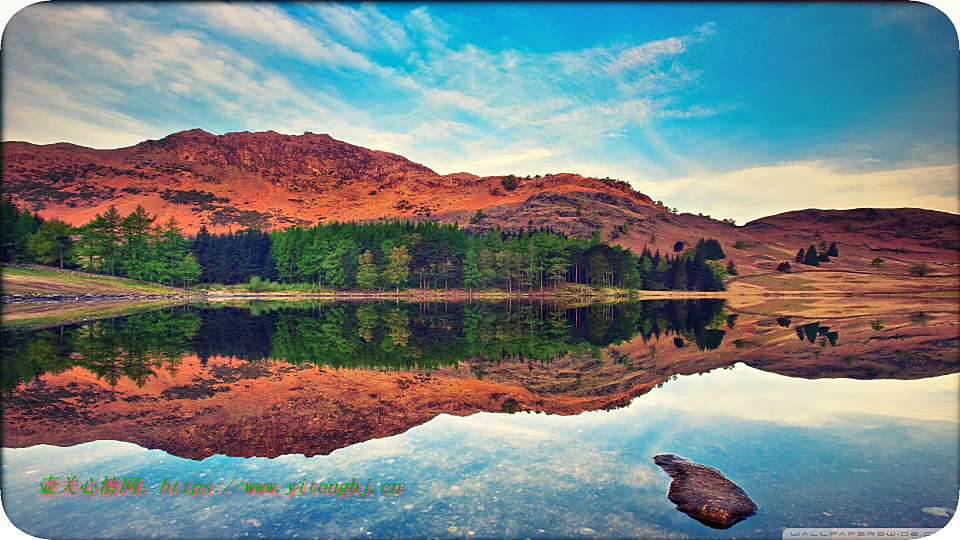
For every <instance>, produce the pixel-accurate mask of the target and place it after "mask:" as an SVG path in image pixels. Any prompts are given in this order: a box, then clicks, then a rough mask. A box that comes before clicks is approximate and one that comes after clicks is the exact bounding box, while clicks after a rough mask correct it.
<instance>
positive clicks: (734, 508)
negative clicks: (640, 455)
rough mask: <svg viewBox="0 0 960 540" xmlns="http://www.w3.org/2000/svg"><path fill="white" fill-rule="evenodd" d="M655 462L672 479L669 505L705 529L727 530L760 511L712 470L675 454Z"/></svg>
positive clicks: (662, 456) (666, 455)
mask: <svg viewBox="0 0 960 540" xmlns="http://www.w3.org/2000/svg"><path fill="white" fill-rule="evenodd" d="M653 462H654V463H656V464H657V465H659V466H660V467H661V468H663V470H665V471H667V474H669V475H670V478H673V481H672V482H670V491H669V492H668V493H667V498H668V499H670V502H672V503H674V504H676V505H677V510H680V511H681V512H683V513H685V514H687V515H688V516H690V517H692V518H693V519H695V520H697V521H699V522H700V523H703V524H704V525H707V526H709V527H713V528H715V529H726V528H728V527H731V526H732V525H733V524H735V523H737V522H739V521H741V520H743V519H745V518H747V517H748V516H751V515H753V514H754V513H755V512H756V511H757V504H756V503H755V502H753V501H752V500H751V499H750V496H749V495H747V492H746V491H744V490H743V488H741V487H740V486H738V485H736V484H735V483H733V482H732V481H730V479H728V478H727V477H726V476H724V475H723V473H721V472H720V471H718V470H717V469H714V468H713V467H708V466H706V465H700V464H699V463H694V462H692V461H690V460H688V459H684V458H682V457H680V456H676V455H673V454H660V455H658V456H654V458H653Z"/></svg>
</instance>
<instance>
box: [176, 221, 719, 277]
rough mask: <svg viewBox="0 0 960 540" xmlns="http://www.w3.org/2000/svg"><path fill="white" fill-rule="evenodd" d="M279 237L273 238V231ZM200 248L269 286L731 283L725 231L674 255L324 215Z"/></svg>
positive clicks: (205, 270) (524, 234) (210, 263)
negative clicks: (307, 223) (322, 220)
mask: <svg viewBox="0 0 960 540" xmlns="http://www.w3.org/2000/svg"><path fill="white" fill-rule="evenodd" d="M268 238H269V240H270V244H269V246H268V242H267V239H268ZM194 251H195V253H196V254H197V259H198V261H199V262H200V265H201V267H202V278H201V279H202V281H204V282H209V283H216V282H218V283H246V282H250V283H251V286H254V285H256V286H257V287H261V286H263V287H266V286H268V285H264V283H265V280H277V281H279V282H280V283H283V284H296V283H299V284H310V285H313V286H316V287H327V288H335V289H353V288H359V289H365V290H386V289H394V290H399V289H400V288H404V287H417V288H423V289H427V288H443V289H447V288H464V289H471V290H472V289H482V288H488V287H499V288H502V289H504V290H506V291H508V292H513V291H524V290H525V291H539V292H542V291H543V290H544V289H548V288H557V287H559V286H560V285H561V284H562V283H568V284H581V285H594V286H615V287H622V288H628V289H630V288H632V289H641V288H642V289H653V290H668V289H676V290H697V291H719V290H723V279H724V278H725V277H726V275H727V271H726V268H725V267H724V266H723V265H721V264H719V263H712V262H711V261H712V260H715V259H718V258H722V257H724V254H723V250H722V249H721V248H720V245H719V243H718V242H717V241H716V240H713V239H710V240H703V239H701V240H700V242H699V243H698V244H697V247H695V248H693V249H688V250H687V251H685V252H683V253H680V254H677V255H676V256H674V257H670V256H668V255H661V254H660V253H659V252H657V253H655V254H654V253H650V252H649V250H644V253H642V254H641V255H640V256H637V255H636V254H635V253H633V252H632V251H631V250H629V249H624V248H622V247H620V246H611V245H609V244H606V243H604V242H603V241H602V240H601V239H600V236H599V235H598V234H596V235H594V236H593V237H592V238H589V239H588V238H584V237H581V236H575V237H570V238H568V237H566V236H564V235H560V234H557V233H554V232H552V231H551V230H549V228H541V229H539V230H531V231H521V232H519V233H508V232H504V231H501V230H499V229H493V230H490V231H487V232H485V233H483V234H479V235H478V234H472V233H469V232H467V231H465V230H463V229H460V228H459V227H458V226H457V225H455V224H453V225H443V224H439V223H436V222H430V221H421V222H416V223H412V222H399V221H397V222H386V223H338V222H333V223H329V224H325V225H323V224H318V225H316V226H314V227H310V228H303V227H291V228H288V229H286V230H283V231H273V232H270V233H263V232H258V231H244V232H240V233H231V234H212V235H211V234H209V233H207V232H206V230H205V229H201V231H200V234H198V235H197V238H196V240H195V242H194Z"/></svg>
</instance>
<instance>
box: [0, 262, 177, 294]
mask: <svg viewBox="0 0 960 540" xmlns="http://www.w3.org/2000/svg"><path fill="white" fill-rule="evenodd" d="M0 283H2V290H3V294H4V295H21V296H51V295H63V296H81V295H84V294H93V295H110V296H120V295H141V294H182V293H183V290H182V289H175V288H173V287H167V286H164V285H160V284H146V283H139V282H136V281H133V280H127V279H112V278H109V277H106V276H99V275H97V274H79V275H78V274H73V273H68V272H63V271H61V270H59V269H56V268H50V269H38V268H10V267H5V268H3V270H2V272H0Z"/></svg>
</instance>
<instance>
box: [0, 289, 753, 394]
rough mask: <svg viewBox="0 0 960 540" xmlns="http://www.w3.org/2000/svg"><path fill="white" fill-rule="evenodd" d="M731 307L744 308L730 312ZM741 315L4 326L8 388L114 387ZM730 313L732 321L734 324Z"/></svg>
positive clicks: (220, 319)
mask: <svg viewBox="0 0 960 540" xmlns="http://www.w3.org/2000/svg"><path fill="white" fill-rule="evenodd" d="M730 317H734V318H733V319H731V318H730ZM733 320H735V316H733V315H728V314H726V312H725V311H724V309H723V301H722V300H716V299H706V300H699V301H686V302H643V303H638V302H632V303H623V304H606V305H590V306H575V307H565V306H558V305H553V304H547V303H502V304H499V303H487V304H464V303H444V304H441V303H432V304H408V303H399V304H395V303H337V304H321V303H315V302H313V303H311V302H302V303H289V302H288V303H283V302H273V303H269V302H253V303H250V304H248V305H245V306H243V307H232V306H225V307H210V306H181V307H175V308H169V309H165V310H160V311H154V312H149V313H142V314H138V315H131V316H128V317H123V318H114V319H107V320H101V321H93V322H88V323H85V324H81V325H70V326H65V327H59V328H56V329H46V330H37V331H29V330H27V331H4V333H3V351H2V352H3V380H2V388H3V390H4V392H5V393H6V394H10V393H11V392H12V391H13V389H14V388H15V387H16V385H17V384H18V383H19V382H21V381H30V380H33V379H36V378H37V377H38V376H40V375H41V374H44V373H47V374H56V373H62V372H64V371H66V370H68V369H70V368H73V367H81V368H83V369H86V370H88V371H90V372H92V373H94V374H96V375H97V377H98V378H101V379H103V380H105V381H106V382H107V383H109V384H110V385H116V383H117V382H118V381H119V380H120V378H121V377H126V378H128V379H130V380H132V381H134V382H135V383H136V384H137V385H138V386H143V384H144V383H145V382H146V380H147V379H148V378H150V377H153V376H155V375H156V373H157V370H163V369H165V370H174V369H176V367H177V365H178V364H179V362H180V359H181V357H182V356H183V355H185V354H195V355H197V356H198V357H199V358H200V360H201V362H202V363H204V364H205V363H206V362H207V360H208V359H209V358H211V357H232V358H237V359H241V360H253V361H256V360H263V359H272V360H282V361H285V362H288V363H290V364H293V365H304V364H310V365H316V366H329V367H333V368H359V367H363V368H387V369H395V370H406V369H414V368H419V369H437V368H442V367H447V366H455V365H457V363H458V362H460V361H463V360H465V359H468V358H484V359H487V360H491V361H494V362H499V361H501V360H503V359H505V358H519V359H526V360H533V361H538V362H539V361H549V360H551V359H553V358H556V357H559V356H562V355H565V354H592V355H594V356H598V355H600V354H601V349H602V348H604V347H606V346H608V345H610V344H613V343H621V342H624V341H629V340H631V339H633V338H634V337H636V336H637V335H638V334H640V335H641V336H642V338H643V339H644V340H649V339H658V338H659V337H660V336H669V335H676V336H677V337H678V339H681V341H682V338H681V336H682V337H683V338H686V339H687V340H688V341H692V342H693V343H695V344H696V346H697V347H698V348H699V349H700V350H712V349H716V348H717V347H719V346H720V344H721V343H722V341H723V336H724V331H723V330H720V329H719V328H720V327H721V326H722V325H723V324H727V325H728V326H729V327H731V328H732V327H733V322H732V321H733ZM724 321H726V323H724Z"/></svg>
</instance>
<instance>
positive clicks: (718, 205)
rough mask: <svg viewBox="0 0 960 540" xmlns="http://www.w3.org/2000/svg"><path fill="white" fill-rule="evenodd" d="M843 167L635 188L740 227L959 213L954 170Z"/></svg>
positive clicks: (748, 171)
mask: <svg viewBox="0 0 960 540" xmlns="http://www.w3.org/2000/svg"><path fill="white" fill-rule="evenodd" d="M845 165H846V164H845V162H843V161H841V160H836V161H802V162H789V163H779V164H776V165H770V166H763V167H749V168H745V169H739V170H735V171H729V172H722V173H715V174H710V173H705V174H702V175H697V176H689V177H683V178H674V179H671V180H667V181H658V182H650V181H647V182H634V186H635V187H637V188H638V189H640V190H641V191H646V192H647V193H651V194H653V195H654V197H655V198H662V199H664V200H665V201H667V202H668V203H669V204H670V205H671V206H678V207H679V208H680V209H681V211H694V212H703V213H704V214H709V215H711V216H713V217H715V218H734V219H736V220H737V222H739V223H744V222H747V221H749V220H751V219H757V218H759V217H763V216H768V215H772V214H777V213H780V212H786V211H789V210H797V209H802V208H831V209H848V208H866V207H880V208H899V207H915V208H926V209H931V210H941V211H944V212H953V213H958V210H960V208H958V206H960V203H958V197H960V186H958V184H957V177H958V176H960V168H958V166H957V165H943V166H933V167H912V168H904V169H894V170H885V171H872V172H850V167H846V166H845ZM841 171H844V172H841Z"/></svg>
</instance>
